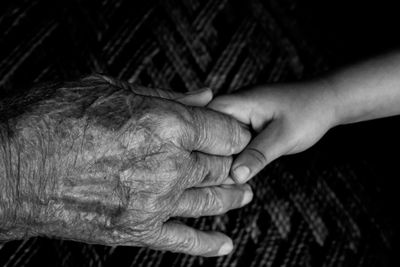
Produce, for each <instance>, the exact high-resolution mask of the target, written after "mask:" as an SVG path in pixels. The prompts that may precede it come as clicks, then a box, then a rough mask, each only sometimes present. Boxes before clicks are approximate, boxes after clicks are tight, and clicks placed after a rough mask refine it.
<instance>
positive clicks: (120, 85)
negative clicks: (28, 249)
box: [0, 75, 252, 256]
mask: <svg viewBox="0 0 400 267" xmlns="http://www.w3.org/2000/svg"><path fill="white" fill-rule="evenodd" d="M0 114H1V115H0V116H1V118H0V240H2V241H7V240H13V239H19V238H25V237H31V236H38V235H45V236H52V237H58V238H65V239H72V240H77V241H82V242H87V243H98V244H105V245H128V246H131V245H133V246H146V247H151V248H154V249H163V250H170V251H177V252H185V253H190V254H194V255H204V256H215V255H222V254H226V253H229V252H230V250H231V249H232V243H231V240H230V239H229V238H228V237H227V236H225V235H223V234H222V233H217V232H202V231H198V230H195V229H192V228H190V227H188V226H185V225H183V224H181V223H179V222H174V221H171V220H169V219H170V218H171V217H198V216H204V215H215V214H221V213H224V212H226V211H228V210H230V209H233V208H238V207H241V206H243V205H244V204H247V203H248V202H249V201H250V200H251V196H252V193H251V189H250V188H249V186H248V185H246V184H244V185H233V184H232V179H230V178H229V177H228V175H229V170H230V167H231V163H232V157H231V155H232V154H236V153H239V152H240V151H241V150H242V149H243V148H244V147H245V146H246V145H247V143H248V142H249V140H250V133H249V132H248V131H247V129H246V128H244V127H243V126H242V125H241V124H239V123H238V122H237V121H236V120H234V119H232V118H231V117H229V116H227V115H223V114H221V113H218V112H215V111H211V110H208V109H206V108H202V107H191V106H185V105H182V104H180V103H178V102H176V101H173V100H171V96H170V93H168V92H165V91H161V90H151V89H144V88H140V87H135V86H133V85H131V84H129V83H125V82H120V81H117V80H114V79H111V78H108V77H104V76H99V75H95V76H90V77H87V78H84V79H82V80H79V81H76V82H68V83H62V84H52V85H48V86H44V87H40V88H37V89H35V90H32V91H31V92H30V93H29V94H27V95H23V96H19V97H14V98H9V99H4V100H2V101H1V102H0Z"/></svg>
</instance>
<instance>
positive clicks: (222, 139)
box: [189, 108, 251, 156]
mask: <svg viewBox="0 0 400 267" xmlns="http://www.w3.org/2000/svg"><path fill="white" fill-rule="evenodd" d="M193 126H194V127H193V131H194V134H193V139H194V140H192V141H193V142H191V145H192V147H190V148H189V149H190V150H197V151H201V152H204V153H208V154H213V155H220V156H230V155H232V154H237V153H239V152H240V151H242V150H243V149H244V147H245V146H246V145H247V144H248V142H249V141H250V138H251V134H250V132H249V130H248V129H247V127H246V126H244V125H243V124H241V123H239V122H238V121H237V120H235V119H234V118H232V117H231V116H228V115H225V114H222V113H219V112H216V111H213V110H209V109H205V108H193Z"/></svg>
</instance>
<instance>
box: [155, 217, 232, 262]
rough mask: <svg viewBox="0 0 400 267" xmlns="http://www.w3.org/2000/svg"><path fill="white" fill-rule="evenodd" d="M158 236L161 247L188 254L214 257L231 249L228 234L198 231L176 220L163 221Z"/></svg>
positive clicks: (227, 252)
mask: <svg viewBox="0 0 400 267" xmlns="http://www.w3.org/2000/svg"><path fill="white" fill-rule="evenodd" d="M160 238H161V240H162V241H161V243H162V244H161V246H160V248H161V249H166V250H170V251H175V252H180V253H186V254H190V255H197V256H204V257H215V256H223V255H226V254H229V253H230V252H231V251H232V250H233V244H232V240H231V239H230V238H229V237H228V236H226V235H224V234H222V233H219V232H205V231H199V230H196V229H193V228H191V227H188V226H187V225H184V224H181V223H178V222H171V221H170V222H167V223H165V224H164V225H163V226H162V229H161V235H160ZM156 248H158V247H156Z"/></svg>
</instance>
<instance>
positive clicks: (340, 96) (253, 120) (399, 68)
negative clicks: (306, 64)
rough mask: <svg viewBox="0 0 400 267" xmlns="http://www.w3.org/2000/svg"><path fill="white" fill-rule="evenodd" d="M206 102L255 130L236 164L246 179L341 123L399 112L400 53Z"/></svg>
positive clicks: (236, 174) (240, 180) (238, 173)
mask: <svg viewBox="0 0 400 267" xmlns="http://www.w3.org/2000/svg"><path fill="white" fill-rule="evenodd" d="M208 107H209V108H211V109H214V110H216V111H219V112H222V113H225V114H229V115H231V116H233V117H234V118H236V119H237V120H239V121H241V122H242V123H245V124H247V125H249V126H250V127H252V129H253V130H254V131H256V132H257V135H256V136H255V137H254V139H253V140H252V141H251V142H250V144H249V145H248V146H247V147H246V148H245V150H244V151H243V152H241V154H240V155H239V156H238V157H237V158H236V160H235V161H234V162H233V164H232V169H231V175H232V177H233V179H234V180H236V182H238V183H245V182H246V181H248V180H249V179H251V178H252V177H253V176H254V175H256V174H257V173H258V172H259V171H261V170H262V169H263V168H264V167H265V166H266V165H267V164H269V163H270V162H272V161H273V160H275V159H277V158H279V157H280V156H283V155H289V154H294V153H299V152H302V151H304V150H306V149H308V148H309V147H311V146H312V145H314V144H315V143H316V142H318V140H319V139H321V137H322V136H323V135H324V134H325V133H326V132H327V131H328V130H329V129H331V128H333V127H335V126H337V125H342V124H349V123H354V122H359V121H365V120H372V119H377V118H383V117H389V116H394V115H398V114H400V53H399V52H397V53H391V54H388V55H385V56H381V57H379V58H375V59H371V60H368V61H365V62H362V63H359V64H356V65H354V66H351V67H348V68H345V69H343V70H339V71H337V72H335V73H331V74H328V75H326V76H324V77H321V78H319V79H315V80H313V81H308V82H299V83H292V84H275V85H273V84H271V85H265V86H257V87H255V88H253V89H251V90H246V91H245V92H240V91H239V92H237V93H234V94H231V95H224V96H220V97H216V98H215V99H214V100H213V101H212V102H211V103H210V104H209V105H208Z"/></svg>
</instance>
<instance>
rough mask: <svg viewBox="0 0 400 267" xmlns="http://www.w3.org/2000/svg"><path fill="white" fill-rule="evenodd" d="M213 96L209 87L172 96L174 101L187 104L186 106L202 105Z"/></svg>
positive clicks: (208, 101)
mask: <svg viewBox="0 0 400 267" xmlns="http://www.w3.org/2000/svg"><path fill="white" fill-rule="evenodd" d="M212 98H213V92H212V91H211V89H210V88H204V89H200V90H197V91H192V92H188V93H186V94H184V95H181V96H178V97H176V98H174V100H175V101H177V102H179V103H181V104H184V105H187V106H198V107H204V106H206V105H207V104H208V103H210V101H211V100H212Z"/></svg>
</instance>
